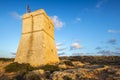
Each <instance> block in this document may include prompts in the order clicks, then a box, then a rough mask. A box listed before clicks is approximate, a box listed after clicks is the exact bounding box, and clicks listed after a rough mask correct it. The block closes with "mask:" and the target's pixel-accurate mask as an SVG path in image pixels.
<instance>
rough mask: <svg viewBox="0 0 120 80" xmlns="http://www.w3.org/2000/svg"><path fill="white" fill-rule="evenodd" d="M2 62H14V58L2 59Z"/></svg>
mask: <svg viewBox="0 0 120 80" xmlns="http://www.w3.org/2000/svg"><path fill="white" fill-rule="evenodd" d="M0 61H5V62H6V61H14V59H13V58H0Z"/></svg>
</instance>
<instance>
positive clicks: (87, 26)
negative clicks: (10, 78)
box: [0, 0, 120, 57]
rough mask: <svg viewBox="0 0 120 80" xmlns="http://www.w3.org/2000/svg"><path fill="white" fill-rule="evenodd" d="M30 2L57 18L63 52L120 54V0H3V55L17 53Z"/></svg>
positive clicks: (0, 20) (58, 42)
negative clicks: (22, 17)
mask: <svg viewBox="0 0 120 80" xmlns="http://www.w3.org/2000/svg"><path fill="white" fill-rule="evenodd" d="M27 4H28V5H29V6H30V9H31V11H35V10H38V9H44V10H45V11H46V13H47V14H48V15H49V16H50V17H51V18H52V20H53V21H54V24H55V41H56V46H57V50H58V54H59V55H61V56H64V55H66V56H75V55H120V0H0V24H1V25H0V57H14V55H13V54H12V53H16V51H17V48H18V44H19V41H20V37H21V31H22V19H21V16H22V15H23V14H25V13H26V5H27Z"/></svg>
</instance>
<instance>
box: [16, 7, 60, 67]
mask: <svg viewBox="0 0 120 80" xmlns="http://www.w3.org/2000/svg"><path fill="white" fill-rule="evenodd" d="M22 21H23V24H22V26H23V28H22V36H21V40H20V44H19V47H18V50H17V54H16V57H15V62H18V63H29V64H30V65H32V66H41V65H45V64H52V63H57V62H59V58H58V55H57V50H56V45H55V41H54V25H53V22H52V20H51V19H50V18H49V17H48V16H47V14H46V13H45V11H44V10H43V9H40V10H37V11H35V12H31V13H27V14H24V15H23V17H22Z"/></svg>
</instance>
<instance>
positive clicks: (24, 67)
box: [5, 62, 60, 73]
mask: <svg viewBox="0 0 120 80" xmlns="http://www.w3.org/2000/svg"><path fill="white" fill-rule="evenodd" d="M36 69H43V70H45V71H50V73H52V72H54V71H59V70H60V69H59V67H58V66H56V65H44V66H40V67H32V66H31V65H30V64H25V63H22V64H19V63H17V62H14V63H11V64H9V65H7V66H6V67H5V71H6V72H28V71H32V70H36Z"/></svg>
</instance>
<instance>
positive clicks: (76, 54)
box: [72, 52, 84, 56]
mask: <svg viewBox="0 0 120 80" xmlns="http://www.w3.org/2000/svg"><path fill="white" fill-rule="evenodd" d="M83 54H84V53H81V52H75V53H72V56H81V55H83Z"/></svg>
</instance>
